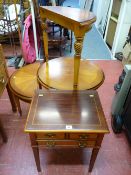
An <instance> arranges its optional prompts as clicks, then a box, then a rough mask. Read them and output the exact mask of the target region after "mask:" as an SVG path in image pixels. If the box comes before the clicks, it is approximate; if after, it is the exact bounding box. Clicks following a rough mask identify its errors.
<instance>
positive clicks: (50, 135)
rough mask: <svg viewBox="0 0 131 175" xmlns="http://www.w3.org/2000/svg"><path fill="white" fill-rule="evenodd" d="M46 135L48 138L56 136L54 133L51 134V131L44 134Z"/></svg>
mask: <svg viewBox="0 0 131 175" xmlns="http://www.w3.org/2000/svg"><path fill="white" fill-rule="evenodd" d="M45 136H46V137H49V138H53V137H55V136H56V134H53V133H48V134H45Z"/></svg>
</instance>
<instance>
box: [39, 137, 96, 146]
mask: <svg viewBox="0 0 131 175" xmlns="http://www.w3.org/2000/svg"><path fill="white" fill-rule="evenodd" d="M37 143H38V145H39V146H45V147H57V146H68V147H79V148H86V147H91V148H92V147H94V146H95V141H74V140H39V139H38V140H37Z"/></svg>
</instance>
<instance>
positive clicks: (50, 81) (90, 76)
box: [38, 57, 104, 90]
mask: <svg viewBox="0 0 131 175" xmlns="http://www.w3.org/2000/svg"><path fill="white" fill-rule="evenodd" d="M38 81H39V83H40V84H41V85H42V86H44V87H47V88H54V89H59V90H74V89H73V83H74V59H73V58H70V57H61V58H56V59H53V60H50V61H48V63H43V64H42V65H41V66H40V68H39V70H38ZM103 81H104V73H103V71H102V70H101V69H100V68H99V66H98V65H96V64H94V63H92V62H91V61H89V60H80V68H79V76H78V86H77V90H88V89H97V88H98V87H99V86H100V85H101V84H102V83H103Z"/></svg>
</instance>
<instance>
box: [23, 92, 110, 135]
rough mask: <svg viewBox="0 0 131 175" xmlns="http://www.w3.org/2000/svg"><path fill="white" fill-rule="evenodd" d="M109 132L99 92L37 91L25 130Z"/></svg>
mask: <svg viewBox="0 0 131 175" xmlns="http://www.w3.org/2000/svg"><path fill="white" fill-rule="evenodd" d="M46 131H47V132H52V131H53V132H54V131H55V132H87V133H108V132H109V130H108V126H107V123H106V120H105V116H104V113H103V110H102V106H101V102H100V99H99V96H98V93H97V91H93V90H91V91H90V90H87V91H86V90H84V91H60V90H44V91H43V90H37V91H36V92H35V95H34V97H33V100H32V103H31V106H30V110H29V113H28V118H27V123H26V126H25V132H46Z"/></svg>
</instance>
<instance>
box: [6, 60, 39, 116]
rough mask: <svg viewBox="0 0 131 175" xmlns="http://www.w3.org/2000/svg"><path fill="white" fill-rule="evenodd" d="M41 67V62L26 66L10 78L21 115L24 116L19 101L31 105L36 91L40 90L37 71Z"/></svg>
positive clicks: (10, 84) (11, 87)
mask: <svg viewBox="0 0 131 175" xmlns="http://www.w3.org/2000/svg"><path fill="white" fill-rule="evenodd" d="M39 66H40V63H39V62H36V63H33V64H29V65H26V66H24V67H22V68H20V69H18V70H16V71H15V72H14V73H13V74H12V75H11V77H10V80H9V86H10V89H11V91H12V93H13V94H14V97H15V101H16V104H17V108H18V111H19V113H20V115H22V111H21V107H20V102H19V100H22V101H25V102H28V103H30V102H31V100H32V97H33V94H34V91H35V90H36V89H37V88H38V83H37V70H38V68H39Z"/></svg>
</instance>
